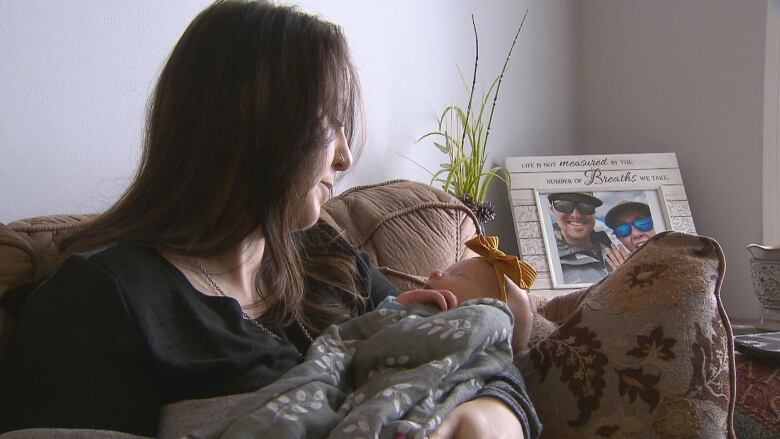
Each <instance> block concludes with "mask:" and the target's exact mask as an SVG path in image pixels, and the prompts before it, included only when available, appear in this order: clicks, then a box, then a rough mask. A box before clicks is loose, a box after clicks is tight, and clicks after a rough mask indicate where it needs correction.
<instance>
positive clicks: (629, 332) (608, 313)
mask: <svg viewBox="0 0 780 439" xmlns="http://www.w3.org/2000/svg"><path fill="white" fill-rule="evenodd" d="M723 272H724V261H723V254H722V252H721V250H720V247H719V246H718V244H717V243H716V242H715V241H714V240H712V239H709V238H704V237H699V236H694V235H687V234H683V233H678V232H665V233H660V234H658V235H656V237H654V238H653V239H652V240H650V241H648V242H647V244H646V245H645V246H644V247H642V248H641V249H640V250H638V251H637V252H635V253H634V254H633V255H632V256H631V257H630V258H629V259H628V260H627V261H626V263H625V264H624V265H623V266H621V267H620V268H619V269H618V270H616V271H615V272H614V273H612V274H611V275H610V276H607V277H606V278H604V279H602V281H600V282H599V283H597V284H594V285H592V286H590V287H589V288H587V289H585V290H582V291H579V292H576V293H572V294H571V295H570V296H568V297H565V298H561V299H559V300H557V301H556V300H555V299H554V300H552V301H550V302H549V303H547V304H545V305H543V306H542V307H541V309H540V312H543V311H544V310H545V308H548V309H547V311H550V314H549V316H550V317H552V318H554V319H562V321H561V324H560V326H559V327H558V328H557V329H555V330H554V331H552V333H551V334H550V335H548V336H547V337H545V338H543V339H542V340H541V341H539V342H538V343H537V344H536V345H535V346H534V347H532V348H531V349H530V350H529V351H528V352H526V353H524V354H522V355H521V356H519V357H518V358H516V360H517V364H518V367H519V368H520V369H521V371H522V372H523V375H524V376H525V378H526V382H527V384H528V389H529V392H530V394H531V398H532V399H533V401H534V403H535V404H536V409H537V412H538V413H539V415H540V416H541V418H542V423H543V425H544V426H545V437H548V438H571V437H685V438H695V437H701V438H713V437H726V436H727V434H728V437H733V425H732V424H733V410H734V398H735V376H734V349H733V340H732V336H731V328H730V325H729V322H728V319H727V317H726V314H725V311H724V309H723V306H722V304H721V302H720V295H719V291H720V285H721V281H722V279H723ZM561 305H565V306H561ZM567 309H568V311H573V313H571V312H570V313H569V315H568V316H565V314H566V312H567V311H566V310H567Z"/></svg>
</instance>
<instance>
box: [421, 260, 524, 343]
mask: <svg viewBox="0 0 780 439" xmlns="http://www.w3.org/2000/svg"><path fill="white" fill-rule="evenodd" d="M501 277H502V278H503V282H504V286H505V288H506V298H507V301H506V304H507V306H508V308H509V310H510V311H511V312H512V315H513V316H514V318H515V323H514V330H513V336H512V349H513V350H514V352H515V353H516V354H517V353H519V352H521V351H522V350H523V349H525V345H526V344H527V343H528V339H529V337H530V336H531V322H532V320H533V315H532V308H531V301H530V300H529V299H528V294H526V292H525V291H523V290H522V289H521V288H520V287H519V286H518V285H517V284H516V283H514V282H513V281H512V280H511V279H509V278H508V277H506V276H503V275H502V276H501ZM425 288H427V289H433V290H449V291H452V293H453V294H454V295H455V297H457V298H458V303H463V302H465V301H466V300H470V299H478V298H484V297H492V298H494V299H499V300H500V299H501V296H502V294H501V286H500V284H499V283H498V276H496V270H495V268H494V266H493V265H492V264H490V263H489V262H488V260H487V259H485V258H483V257H476V258H471V259H463V260H461V261H458V262H456V263H454V264H452V265H450V266H449V267H448V268H447V269H446V270H444V271H438V270H437V271H434V272H432V273H431V274H430V276H428V282H427V283H426V286H425Z"/></svg>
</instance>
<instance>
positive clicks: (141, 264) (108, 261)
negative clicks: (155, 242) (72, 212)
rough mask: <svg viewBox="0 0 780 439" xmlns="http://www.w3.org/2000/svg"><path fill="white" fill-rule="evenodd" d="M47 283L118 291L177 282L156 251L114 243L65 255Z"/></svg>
mask: <svg viewBox="0 0 780 439" xmlns="http://www.w3.org/2000/svg"><path fill="white" fill-rule="evenodd" d="M49 282H55V283H59V284H62V283H68V284H74V286H79V285H81V286H83V287H85V288H87V287H90V286H92V287H95V288H99V289H100V290H103V291H106V290H109V289H111V290H116V291H117V292H119V293H122V292H124V291H138V292H145V291H146V292H150V291H152V290H158V289H159V288H160V287H161V286H162V285H164V284H170V283H171V282H175V283H178V282H180V279H178V277H177V276H176V272H174V271H173V270H172V269H171V267H170V263H168V262H167V261H166V260H165V259H164V258H163V257H162V256H161V255H160V254H159V253H158V252H157V251H156V250H154V249H152V248H145V247H135V246H124V245H117V246H112V247H108V248H104V249H100V250H97V251H94V252H90V253H79V254H74V255H71V256H69V257H68V258H67V259H66V260H65V261H64V262H63V264H62V265H61V266H60V267H59V268H58V269H57V271H55V272H54V273H53V274H52V275H51V276H50V277H49V279H47V280H46V281H45V283H49ZM134 295H136V294H134Z"/></svg>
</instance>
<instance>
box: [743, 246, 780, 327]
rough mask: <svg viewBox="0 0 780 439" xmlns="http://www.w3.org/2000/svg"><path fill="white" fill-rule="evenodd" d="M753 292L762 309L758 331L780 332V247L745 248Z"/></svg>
mask: <svg viewBox="0 0 780 439" xmlns="http://www.w3.org/2000/svg"><path fill="white" fill-rule="evenodd" d="M747 249H748V251H749V252H750V272H751V277H752V280H753V291H755V293H756V296H757V297H758V301H759V302H761V306H762V307H764V311H763V313H762V314H761V321H760V322H759V324H758V329H761V330H764V331H780V245H776V246H772V247H767V246H763V245H758V244H750V245H748V246H747Z"/></svg>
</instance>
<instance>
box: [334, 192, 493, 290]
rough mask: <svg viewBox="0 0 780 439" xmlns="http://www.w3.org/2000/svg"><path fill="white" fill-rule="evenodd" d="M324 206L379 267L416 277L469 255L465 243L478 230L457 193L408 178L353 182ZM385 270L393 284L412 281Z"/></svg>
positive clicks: (350, 240)
mask: <svg viewBox="0 0 780 439" xmlns="http://www.w3.org/2000/svg"><path fill="white" fill-rule="evenodd" d="M325 211H326V212H327V214H329V215H330V217H332V218H333V220H334V222H335V223H336V224H337V225H338V226H339V227H340V228H341V229H342V230H344V231H345V237H346V238H347V240H348V241H349V242H350V243H351V244H352V245H353V246H354V247H355V248H357V249H358V250H362V251H365V252H366V253H368V254H369V255H370V256H371V258H372V259H373V260H374V262H376V264H377V265H378V266H380V267H388V268H390V269H392V270H394V271H396V272H401V273H409V274H411V275H418V276H427V275H428V273H430V272H431V271H433V270H437V269H441V268H444V267H448V266H450V265H452V264H453V263H455V262H457V261H459V260H461V259H463V258H464V257H471V256H473V254H472V253H471V252H470V251H469V250H467V249H465V245H464V243H465V242H466V241H467V240H468V239H470V238H472V237H473V236H474V235H475V234H476V233H477V232H478V231H479V223H478V221H477V219H476V217H475V216H474V213H473V212H471V210H469V209H468V208H467V207H466V206H465V205H463V203H461V202H460V201H458V199H457V198H455V197H453V196H452V195H450V194H448V193H446V192H444V191H441V190H439V189H435V188H432V187H430V186H429V185H427V184H423V183H418V182H412V181H403V180H394V181H388V182H385V183H380V184H375V185H368V186H357V187H354V188H352V189H349V190H347V191H345V192H344V193H342V194H341V195H339V196H337V197H334V198H333V199H331V200H330V201H328V203H326V204H325ZM386 274H390V276H389V278H390V279H391V280H392V281H394V282H396V284H397V285H401V284H402V283H403V282H404V281H407V282H408V281H410V279H409V278H402V277H398V276H396V275H395V274H394V273H392V272H386Z"/></svg>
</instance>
